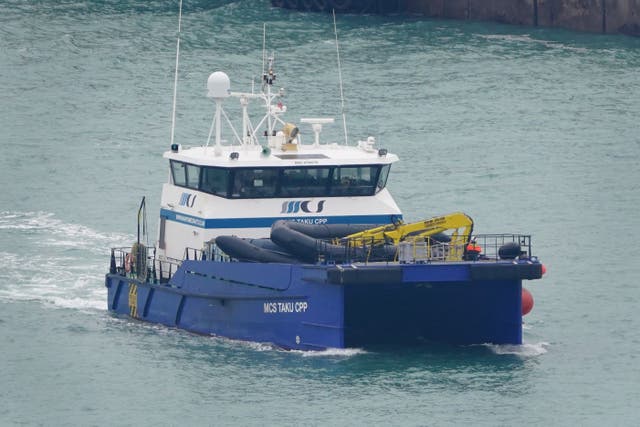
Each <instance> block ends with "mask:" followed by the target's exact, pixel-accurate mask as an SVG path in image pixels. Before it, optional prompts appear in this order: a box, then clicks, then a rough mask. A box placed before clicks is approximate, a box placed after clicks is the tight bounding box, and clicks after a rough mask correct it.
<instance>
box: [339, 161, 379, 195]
mask: <svg viewBox="0 0 640 427" xmlns="http://www.w3.org/2000/svg"><path fill="white" fill-rule="evenodd" d="M379 169H380V166H346V167H344V166H343V167H339V168H335V169H334V171H333V178H332V180H331V195H332V196H369V195H372V194H373V192H374V190H375V187H376V182H377V178H378V170H379Z"/></svg>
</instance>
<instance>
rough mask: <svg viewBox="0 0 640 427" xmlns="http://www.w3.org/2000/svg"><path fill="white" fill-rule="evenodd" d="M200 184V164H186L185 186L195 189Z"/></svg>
mask: <svg viewBox="0 0 640 427" xmlns="http://www.w3.org/2000/svg"><path fill="white" fill-rule="evenodd" d="M199 184H200V166H195V165H187V187H189V188H193V189H194V190H197V189H198V187H199Z"/></svg>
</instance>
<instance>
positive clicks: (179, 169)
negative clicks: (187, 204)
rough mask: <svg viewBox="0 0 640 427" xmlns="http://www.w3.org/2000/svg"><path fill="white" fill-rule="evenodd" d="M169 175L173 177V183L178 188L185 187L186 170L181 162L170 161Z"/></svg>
mask: <svg viewBox="0 0 640 427" xmlns="http://www.w3.org/2000/svg"><path fill="white" fill-rule="evenodd" d="M171 173H172V175H173V183H174V184H175V185H179V186H180V187H186V185H187V168H186V165H185V164H184V163H182V162H174V161H171Z"/></svg>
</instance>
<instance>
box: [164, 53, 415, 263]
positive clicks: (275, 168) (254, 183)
mask: <svg viewBox="0 0 640 427" xmlns="http://www.w3.org/2000/svg"><path fill="white" fill-rule="evenodd" d="M268 64H269V65H268V71H267V72H265V73H263V81H262V91H261V92H260V93H235V92H231V90H230V88H231V83H230V79H229V77H228V76H227V75H226V74H225V73H223V72H215V73H213V74H211V76H210V77H209V79H208V82H207V87H208V96H209V97H211V98H213V100H214V102H215V105H216V109H215V114H214V118H213V121H212V124H211V128H210V131H209V138H208V141H207V144H206V145H204V146H200V147H193V148H188V149H186V148H182V147H181V146H180V145H178V144H173V145H172V147H171V150H170V151H168V152H166V153H164V157H165V158H166V159H168V160H169V162H170V174H169V182H167V183H166V184H164V186H163V189H162V199H161V212H160V226H159V233H158V245H157V247H158V251H159V253H158V255H159V256H160V257H166V258H173V259H182V258H183V256H184V254H185V248H196V249H201V248H202V247H203V245H204V242H207V241H209V240H211V239H212V238H214V237H216V236H219V235H236V236H240V237H251V238H259V237H268V236H269V230H270V227H271V224H272V223H273V222H274V221H276V220H278V219H290V220H294V221H300V222H305V223H312V224H335V223H350V224H385V223H389V222H392V221H394V220H396V219H400V218H401V217H402V216H401V213H400V210H399V209H398V206H397V205H396V203H395V202H394V200H393V198H392V197H391V195H390V194H389V192H388V191H387V189H386V188H385V187H386V181H387V176H388V174H389V169H390V167H391V163H393V162H395V161H397V160H398V158H397V156H396V155H394V154H390V153H387V151H386V150H384V149H378V148H377V147H376V146H375V140H374V138H372V137H369V138H367V139H366V140H365V141H360V142H359V143H358V145H357V146H348V145H346V144H337V143H335V142H334V143H331V142H329V143H325V142H323V141H322V138H321V134H322V127H323V126H325V125H329V124H331V123H333V119H332V118H300V119H299V120H298V122H299V123H300V128H298V125H296V124H293V123H289V122H285V121H284V120H283V119H282V116H283V115H284V114H285V113H286V111H287V108H286V106H285V105H283V103H282V98H283V96H284V91H283V90H282V89H280V90H279V91H278V92H276V93H273V92H272V90H271V89H272V84H273V82H274V81H275V78H276V75H275V74H274V72H273V59H272V58H270V59H269V61H268ZM228 98H233V99H237V100H239V101H240V106H241V108H242V116H241V117H240V118H239V119H238V120H237V123H233V122H232V121H231V120H230V118H229V117H228V116H227V114H226V112H225V111H224V108H223V103H225V102H230V100H229V99H228ZM252 101H254V102H255V101H259V102H261V103H262V104H263V105H264V106H265V109H266V113H265V114H264V116H263V117H262V118H261V119H260V120H259V121H258V122H257V123H254V122H252V121H251V119H250V117H249V114H248V105H249V102H252ZM223 132H225V135H224V138H223ZM224 141H228V143H223V142H224ZM303 142H304V143H303Z"/></svg>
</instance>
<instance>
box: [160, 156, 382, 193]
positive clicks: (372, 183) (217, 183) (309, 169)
mask: <svg viewBox="0 0 640 427" xmlns="http://www.w3.org/2000/svg"><path fill="white" fill-rule="evenodd" d="M170 164H171V180H172V183H173V184H174V185H176V186H178V187H184V188H189V189H193V190H198V191H202V192H204V193H208V194H213V195H215V196H219V197H224V198H227V199H260V198H278V197H320V196H322V197H352V196H372V195H374V194H376V193H378V192H379V191H380V190H382V189H383V188H385V186H386V184H387V177H388V176H389V170H390V168H391V165H390V164H370V165H340V166H289V167H273V166H272V167H262V166H260V167H233V168H225V167H217V166H199V165H194V164H190V163H186V162H182V161H177V160H171V161H170Z"/></svg>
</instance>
